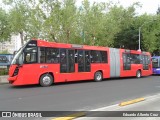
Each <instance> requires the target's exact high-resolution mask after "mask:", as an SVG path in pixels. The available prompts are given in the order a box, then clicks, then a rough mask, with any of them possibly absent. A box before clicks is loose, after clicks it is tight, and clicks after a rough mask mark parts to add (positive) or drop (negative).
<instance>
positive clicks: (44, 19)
mask: <svg viewBox="0 0 160 120" xmlns="http://www.w3.org/2000/svg"><path fill="white" fill-rule="evenodd" d="M3 3H4V4H5V5H6V6H8V7H9V9H8V10H6V11H5V10H4V9H0V27H1V28H0V29H1V31H0V34H1V36H0V41H4V40H8V38H9V37H10V36H11V34H13V33H14V34H20V36H21V43H22V44H23V42H24V40H29V39H31V38H40V39H45V40H48V41H54V42H63V43H74V44H88V45H100V46H108V47H117V48H125V49H135V50H137V49H138V40H139V30H141V31H140V35H141V37H140V39H141V49H142V50H145V51H150V52H154V53H159V51H160V22H159V21H160V16H159V13H160V9H159V8H158V10H157V11H155V12H157V14H155V15H149V14H142V15H138V14H137V13H136V8H137V7H140V3H134V4H132V5H130V6H129V7H127V8H124V7H123V6H121V5H120V4H119V3H112V2H111V1H109V2H93V3H90V0H83V1H82V3H81V4H80V5H77V1H76V0H3ZM2 22H3V23H2Z"/></svg>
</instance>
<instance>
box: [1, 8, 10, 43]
mask: <svg viewBox="0 0 160 120" xmlns="http://www.w3.org/2000/svg"><path fill="white" fill-rule="evenodd" d="M10 37H11V31H10V25H9V19H8V14H7V13H6V12H5V11H4V10H3V9H2V8H0V42H4V41H7V40H9V38H10Z"/></svg>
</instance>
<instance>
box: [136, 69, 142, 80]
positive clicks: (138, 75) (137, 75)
mask: <svg viewBox="0 0 160 120" xmlns="http://www.w3.org/2000/svg"><path fill="white" fill-rule="evenodd" d="M136 77H137V78H141V77H142V71H141V70H140V69H138V70H137V72H136Z"/></svg>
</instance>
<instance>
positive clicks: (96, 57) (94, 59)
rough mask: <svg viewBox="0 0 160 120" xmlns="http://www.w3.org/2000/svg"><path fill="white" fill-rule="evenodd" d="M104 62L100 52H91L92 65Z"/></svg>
mask: <svg viewBox="0 0 160 120" xmlns="http://www.w3.org/2000/svg"><path fill="white" fill-rule="evenodd" d="M101 61H102V57H101V53H100V51H95V50H92V51H91V62H92V63H100V62H101Z"/></svg>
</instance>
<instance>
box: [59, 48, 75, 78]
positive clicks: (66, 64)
mask: <svg viewBox="0 0 160 120" xmlns="http://www.w3.org/2000/svg"><path fill="white" fill-rule="evenodd" d="M74 73H75V56H74V50H67V49H60V74H61V75H60V76H61V78H60V79H62V80H61V81H72V80H73V79H74V77H73V76H72V74H74Z"/></svg>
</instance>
